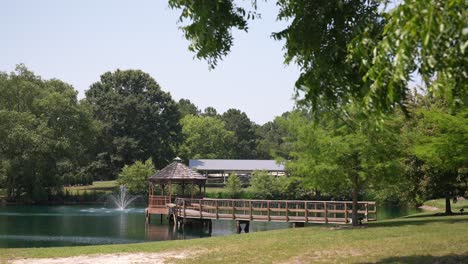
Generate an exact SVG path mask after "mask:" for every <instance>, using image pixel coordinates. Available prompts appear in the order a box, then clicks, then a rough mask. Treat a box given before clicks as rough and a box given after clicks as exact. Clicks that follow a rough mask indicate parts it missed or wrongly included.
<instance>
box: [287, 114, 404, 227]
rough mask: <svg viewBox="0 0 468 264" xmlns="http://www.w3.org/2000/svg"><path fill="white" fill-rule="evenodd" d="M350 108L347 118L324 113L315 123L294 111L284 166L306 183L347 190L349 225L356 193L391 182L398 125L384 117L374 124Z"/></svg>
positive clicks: (396, 156)
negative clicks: (288, 154)
mask: <svg viewBox="0 0 468 264" xmlns="http://www.w3.org/2000/svg"><path fill="white" fill-rule="evenodd" d="M352 111H353V110H352V109H350V110H349V112H352ZM355 113H356V116H355V117H354V119H353V120H347V122H344V121H343V120H340V119H336V118H335V119H334V118H332V117H328V118H324V119H322V120H321V122H319V123H317V122H311V121H310V117H309V118H308V117H307V116H305V115H304V114H303V113H299V112H294V113H292V114H291V115H290V117H289V119H288V123H287V124H288V130H289V131H290V133H291V137H290V139H289V140H290V141H291V143H292V152H291V156H292V160H291V161H290V162H288V163H287V168H288V170H290V171H291V174H292V175H294V176H298V177H303V178H304V183H305V184H306V185H307V186H308V187H309V188H314V189H318V190H320V191H322V192H327V193H329V194H335V195H336V194H340V193H342V192H343V191H345V190H350V191H351V196H352V200H353V207H352V222H353V225H356V224H357V209H358V208H357V202H358V198H359V195H360V193H361V192H362V191H363V190H364V189H365V188H375V189H376V188H383V187H385V185H387V184H388V185H390V186H391V185H393V184H394V183H395V182H398V181H399V175H401V174H400V173H399V171H400V169H401V163H400V159H399V157H400V155H401V154H400V149H401V147H400V143H399V142H400V140H399V137H398V133H397V132H396V131H395V129H397V128H398V125H395V126H392V125H391V122H387V123H386V124H385V127H384V128H381V129H379V128H378V127H375V126H371V125H370V124H369V123H368V122H366V119H365V116H362V117H360V115H359V112H355ZM358 121H359V122H358ZM350 122H352V123H350Z"/></svg>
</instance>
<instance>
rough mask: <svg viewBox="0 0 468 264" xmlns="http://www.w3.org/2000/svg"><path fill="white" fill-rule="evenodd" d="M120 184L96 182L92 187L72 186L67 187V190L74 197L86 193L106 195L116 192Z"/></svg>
mask: <svg viewBox="0 0 468 264" xmlns="http://www.w3.org/2000/svg"><path fill="white" fill-rule="evenodd" d="M117 186H118V184H117V181H95V182H93V184H92V185H83V186H71V187H65V190H68V192H69V193H70V194H72V195H77V194H78V195H79V194H83V193H84V192H85V191H86V192H88V193H89V192H93V191H97V192H104V193H111V192H113V191H114V190H116V188H117Z"/></svg>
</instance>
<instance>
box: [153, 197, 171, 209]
mask: <svg viewBox="0 0 468 264" xmlns="http://www.w3.org/2000/svg"><path fill="white" fill-rule="evenodd" d="M170 202H171V201H170V200H169V196H164V195H150V196H149V200H148V207H149V208H162V207H164V208H165V207H166V204H168V203H170Z"/></svg>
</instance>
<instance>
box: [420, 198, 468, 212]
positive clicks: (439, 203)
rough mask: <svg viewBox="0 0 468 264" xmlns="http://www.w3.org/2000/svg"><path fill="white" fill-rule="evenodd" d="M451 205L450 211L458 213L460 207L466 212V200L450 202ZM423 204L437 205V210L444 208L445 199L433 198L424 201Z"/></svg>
mask: <svg viewBox="0 0 468 264" xmlns="http://www.w3.org/2000/svg"><path fill="white" fill-rule="evenodd" d="M450 203H451V205H452V212H454V213H458V212H459V211H460V209H462V208H464V210H465V212H468V200H458V201H457V202H456V203H454V202H453V201H451V202H450ZM424 205H427V206H432V207H437V208H438V209H439V210H441V211H443V210H445V199H435V200H429V201H426V202H424Z"/></svg>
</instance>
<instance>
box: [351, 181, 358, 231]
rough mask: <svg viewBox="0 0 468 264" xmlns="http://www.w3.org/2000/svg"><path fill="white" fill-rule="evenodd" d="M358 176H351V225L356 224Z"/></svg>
mask: <svg viewBox="0 0 468 264" xmlns="http://www.w3.org/2000/svg"><path fill="white" fill-rule="evenodd" d="M357 181H358V176H357V175H356V176H354V177H353V193H352V196H353V211H352V216H351V219H352V221H353V226H358V225H359V223H358V193H359V187H358V182H357Z"/></svg>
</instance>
